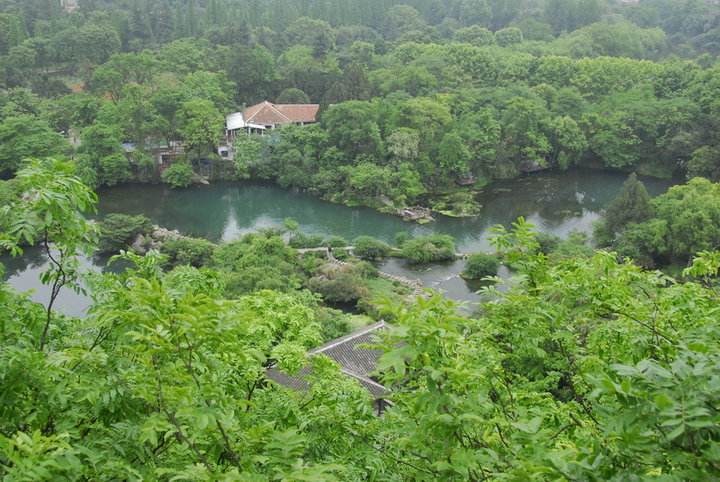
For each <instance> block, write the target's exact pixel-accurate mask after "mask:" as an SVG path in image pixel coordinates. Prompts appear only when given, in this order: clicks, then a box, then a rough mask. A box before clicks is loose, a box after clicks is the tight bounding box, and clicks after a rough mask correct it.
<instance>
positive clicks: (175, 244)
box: [160, 238, 215, 268]
mask: <svg viewBox="0 0 720 482" xmlns="http://www.w3.org/2000/svg"><path fill="white" fill-rule="evenodd" d="M214 249H215V246H214V245H213V244H212V243H211V242H210V241H208V240H207V239H202V238H178V239H168V240H167V241H165V242H164V243H163V245H162V247H161V248H160V252H161V253H163V254H165V255H167V257H168V261H167V263H168V265H169V266H171V267H175V266H180V265H188V266H194V267H196V268H200V267H202V266H204V265H205V263H206V262H208V260H209V259H210V257H211V256H212V254H213V250H214Z"/></svg>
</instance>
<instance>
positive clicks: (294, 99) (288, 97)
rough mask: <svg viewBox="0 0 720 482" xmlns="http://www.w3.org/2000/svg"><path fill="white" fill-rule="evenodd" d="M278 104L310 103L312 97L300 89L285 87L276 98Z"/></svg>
mask: <svg viewBox="0 0 720 482" xmlns="http://www.w3.org/2000/svg"><path fill="white" fill-rule="evenodd" d="M275 103H276V104H309V103H310V97H308V95H307V94H306V93H305V92H303V91H302V90H300V89H296V88H290V89H284V90H283V91H282V92H280V94H279V95H278V96H277V97H276V98H275Z"/></svg>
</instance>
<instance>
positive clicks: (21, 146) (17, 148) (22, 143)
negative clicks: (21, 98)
mask: <svg viewBox="0 0 720 482" xmlns="http://www.w3.org/2000/svg"><path fill="white" fill-rule="evenodd" d="M69 152H70V144H69V143H68V142H67V140H65V139H64V138H63V137H62V136H60V134H58V133H56V132H54V131H53V130H52V128H51V127H50V125H49V124H48V123H47V122H46V121H44V120H42V119H37V118H35V117H34V116H30V115H21V116H18V117H8V118H7V119H3V120H2V122H0V172H4V173H14V172H15V171H16V170H18V169H19V168H20V167H21V166H22V165H24V161H25V159H26V158H29V157H53V156H66V155H67V154H68V153H69Z"/></svg>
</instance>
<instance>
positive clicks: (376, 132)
mask: <svg viewBox="0 0 720 482" xmlns="http://www.w3.org/2000/svg"><path fill="white" fill-rule="evenodd" d="M321 120H322V123H323V125H324V126H326V128H327V131H328V134H329V135H330V141H331V142H332V143H333V144H334V145H335V146H337V148H338V149H340V150H341V151H343V152H344V153H346V154H347V155H348V156H350V157H355V156H357V155H359V154H369V155H372V156H377V157H380V156H381V155H382V152H383V145H382V139H381V137H380V127H379V126H378V122H377V121H378V113H377V109H376V108H375V106H373V105H372V104H371V103H369V102H363V101H358V100H352V101H348V102H343V103H342V104H337V105H333V106H330V107H329V108H328V109H327V110H326V111H325V112H324V113H323V114H322V119H321Z"/></svg>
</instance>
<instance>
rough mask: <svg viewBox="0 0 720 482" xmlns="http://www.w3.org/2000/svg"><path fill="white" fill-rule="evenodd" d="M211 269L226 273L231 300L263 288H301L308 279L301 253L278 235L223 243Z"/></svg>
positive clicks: (225, 278) (253, 236) (250, 237)
mask: <svg viewBox="0 0 720 482" xmlns="http://www.w3.org/2000/svg"><path fill="white" fill-rule="evenodd" d="M209 266H210V267H213V268H215V269H217V270H218V271H219V272H220V273H221V274H222V276H223V278H224V280H225V283H226V285H227V288H226V295H227V296H229V297H236V296H238V295H240V294H245V293H252V292H254V291H257V290H261V289H272V290H276V291H285V292H287V291H291V290H294V289H296V288H299V287H300V284H301V283H302V281H303V280H304V279H305V275H304V273H303V272H302V271H301V269H300V261H299V257H298V253H297V250H295V249H293V248H291V247H289V246H288V245H287V244H285V241H283V240H282V238H280V237H278V236H271V237H265V236H261V235H257V234H248V235H246V236H244V237H242V238H241V239H239V240H236V241H231V242H229V243H225V244H221V245H220V246H218V247H217V248H216V249H215V251H214V252H213V255H212V259H211V261H210V264H209Z"/></svg>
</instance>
